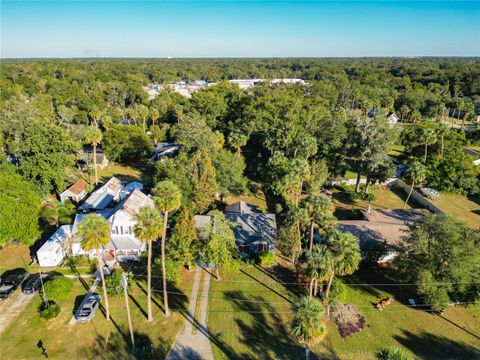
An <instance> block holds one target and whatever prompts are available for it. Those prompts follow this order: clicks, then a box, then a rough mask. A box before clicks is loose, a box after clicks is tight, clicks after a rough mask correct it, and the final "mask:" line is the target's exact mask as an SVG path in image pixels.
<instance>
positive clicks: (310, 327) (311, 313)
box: [292, 297, 327, 345]
mask: <svg viewBox="0 0 480 360" xmlns="http://www.w3.org/2000/svg"><path fill="white" fill-rule="evenodd" d="M293 312H294V315H295V317H294V320H293V326H292V334H293V335H294V336H295V337H296V338H297V340H298V341H299V342H300V343H303V344H309V345H315V344H318V343H319V342H320V341H321V340H322V339H323V338H324V337H325V335H326V334H327V326H326V325H325V323H324V322H323V321H322V316H323V314H324V312H325V309H324V308H323V305H322V303H321V302H320V301H319V300H318V299H316V298H310V297H302V298H301V299H300V301H299V302H298V303H297V304H295V305H294V306H293Z"/></svg>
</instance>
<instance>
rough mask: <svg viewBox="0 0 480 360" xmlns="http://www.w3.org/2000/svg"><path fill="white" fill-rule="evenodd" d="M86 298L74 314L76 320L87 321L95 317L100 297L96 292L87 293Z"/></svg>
mask: <svg viewBox="0 0 480 360" xmlns="http://www.w3.org/2000/svg"><path fill="white" fill-rule="evenodd" d="M87 296H88V297H87V300H86V301H85V302H84V303H83V304H82V307H81V309H80V310H79V311H78V313H77V314H76V318H77V321H78V322H89V321H90V320H92V319H93V318H94V317H95V314H96V313H97V310H98V307H99V306H100V303H101V302H102V298H101V297H100V295H97V294H90V295H87Z"/></svg>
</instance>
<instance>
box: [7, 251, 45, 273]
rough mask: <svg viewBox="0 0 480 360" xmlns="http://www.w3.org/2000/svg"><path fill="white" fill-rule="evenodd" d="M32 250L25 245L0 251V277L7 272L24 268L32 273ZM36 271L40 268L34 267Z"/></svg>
mask: <svg viewBox="0 0 480 360" xmlns="http://www.w3.org/2000/svg"><path fill="white" fill-rule="evenodd" d="M30 262H31V260H30V250H29V249H28V246H25V245H7V246H5V247H4V248H3V249H0V275H1V274H3V272H5V271H7V270H13V269H15V268H22V269H26V270H28V271H31V268H29V266H28V265H29V264H30ZM34 268H35V270H36V269H37V268H38V267H36V266H34Z"/></svg>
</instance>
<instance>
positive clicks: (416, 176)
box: [403, 160, 426, 208]
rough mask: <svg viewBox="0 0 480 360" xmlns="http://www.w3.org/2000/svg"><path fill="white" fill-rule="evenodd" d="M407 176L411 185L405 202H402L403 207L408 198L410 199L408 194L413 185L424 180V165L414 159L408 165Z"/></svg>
mask: <svg viewBox="0 0 480 360" xmlns="http://www.w3.org/2000/svg"><path fill="white" fill-rule="evenodd" d="M407 175H408V177H409V178H410V180H411V182H412V185H411V186H410V192H409V193H408V196H407V199H406V200H405V203H404V204H403V207H404V208H405V207H406V206H407V204H408V200H409V199H410V196H411V195H412V191H413V187H414V186H415V184H417V185H418V184H420V183H422V182H423V181H424V180H425V176H426V171H425V166H423V165H422V163H420V162H419V161H417V160H414V161H412V162H411V163H410V165H409V167H408V173H407Z"/></svg>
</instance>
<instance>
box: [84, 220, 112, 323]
mask: <svg viewBox="0 0 480 360" xmlns="http://www.w3.org/2000/svg"><path fill="white" fill-rule="evenodd" d="M77 236H78V237H80V238H81V239H82V242H81V243H80V246H81V247H82V249H83V250H84V251H85V252H87V253H90V252H91V251H94V250H95V252H96V254H97V257H98V267H99V270H100V277H101V279H102V286H103V296H104V297H105V309H106V312H107V320H109V319H110V307H109V305H108V297H107V286H106V284H105V276H104V274H103V252H102V251H100V249H101V248H102V247H103V246H105V245H107V244H108V243H109V241H110V224H109V223H108V221H107V220H106V219H105V218H104V217H102V216H98V215H95V214H90V215H87V216H85V218H84V219H83V221H82V222H81V223H80V225H79V226H78V232H77Z"/></svg>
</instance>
